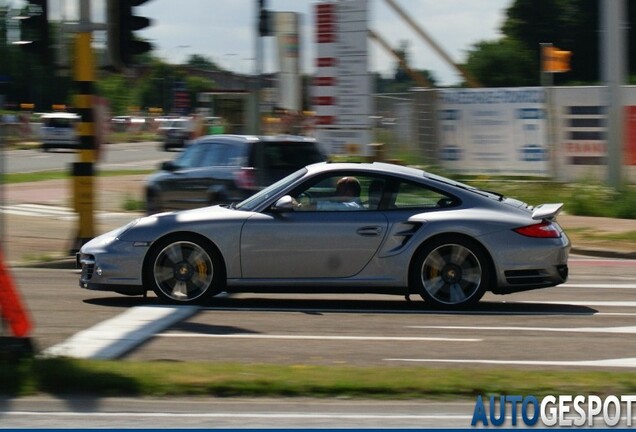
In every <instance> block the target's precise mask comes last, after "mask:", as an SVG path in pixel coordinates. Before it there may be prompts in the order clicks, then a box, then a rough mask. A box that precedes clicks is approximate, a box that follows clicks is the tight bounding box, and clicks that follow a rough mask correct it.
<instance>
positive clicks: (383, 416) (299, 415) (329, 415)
mask: <svg viewBox="0 0 636 432" xmlns="http://www.w3.org/2000/svg"><path fill="white" fill-rule="evenodd" d="M2 415H3V416H5V415H14V416H18V417H19V416H36V417H37V416H51V417H66V416H69V417H71V416H72V417H181V418H225V417H229V418H268V419H303V418H306V419H370V420H372V419H378V420H409V419H413V420H418V419H422V420H445V419H449V418H452V419H471V418H472V415H453V414H438V415H435V414H428V415H427V414H340V413H324V414H321V413H285V412H281V413H237V412H228V413H175V412H170V413H167V412H147V413H140V412H91V411H88V412H85V411H82V412H78V411H46V412H39V411H3V412H2Z"/></svg>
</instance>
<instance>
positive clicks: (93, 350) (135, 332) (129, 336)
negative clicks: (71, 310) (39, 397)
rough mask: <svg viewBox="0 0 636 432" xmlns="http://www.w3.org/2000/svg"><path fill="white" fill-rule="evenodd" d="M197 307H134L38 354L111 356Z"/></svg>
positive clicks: (122, 352) (106, 357)
mask: <svg viewBox="0 0 636 432" xmlns="http://www.w3.org/2000/svg"><path fill="white" fill-rule="evenodd" d="M198 310H199V309H198V308H197V307H194V306H136V307H133V308H131V309H129V310H127V311H126V312H124V313H122V314H120V315H118V316H116V317H114V318H111V319H108V320H106V321H102V322H100V323H99V324H96V325H95V326H93V327H91V328H89V329H86V330H82V331H80V332H78V333H76V334H74V335H73V336H71V337H70V338H69V339H67V340H66V341H64V342H62V343H60V344H57V345H54V346H52V347H50V348H47V349H46V350H44V351H43V352H42V355H43V356H45V357H46V356H53V357H56V356H63V357H73V358H86V359H101V360H108V359H115V358H118V357H119V356H121V355H122V354H124V353H126V352H128V351H130V350H131V349H133V348H134V347H136V346H138V345H139V344H141V343H143V342H144V341H146V340H147V339H148V338H149V337H151V336H153V335H154V334H155V333H158V332H161V331H163V330H165V329H167V328H168V327H170V326H171V325H173V324H175V323H177V322H180V321H182V320H184V319H187V318H189V317H191V316H192V315H194V314H195V313H196V312H197V311H198Z"/></svg>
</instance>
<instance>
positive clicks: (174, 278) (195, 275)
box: [145, 236, 223, 304]
mask: <svg viewBox="0 0 636 432" xmlns="http://www.w3.org/2000/svg"><path fill="white" fill-rule="evenodd" d="M212 249H213V248H211V247H210V246H208V245H206V244H205V243H204V242H203V241H202V240H200V239H198V238H196V237H194V236H184V237H182V238H176V237H173V238H170V239H167V240H164V241H160V242H159V243H158V244H156V245H155V247H154V248H153V249H152V251H151V252H150V256H149V257H148V260H146V269H145V272H146V278H145V279H146V282H147V283H148V284H149V285H150V286H151V287H152V290H153V291H154V292H155V294H156V295H157V297H159V298H161V299H162V300H164V301H166V302H168V303H173V304H203V303H205V302H207V301H209V300H210V299H211V298H212V297H214V296H215V295H217V294H218V293H220V292H221V291H222V289H221V284H222V283H223V270H222V269H223V267H222V264H221V261H220V259H219V257H218V253H217V252H216V251H213V250H212Z"/></svg>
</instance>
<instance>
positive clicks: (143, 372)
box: [0, 358, 636, 400]
mask: <svg viewBox="0 0 636 432" xmlns="http://www.w3.org/2000/svg"><path fill="white" fill-rule="evenodd" d="M2 366H3V367H2V368H0V382H2V383H3V385H2V387H1V388H0V394H3V395H6V396H24V395H31V394H36V393H48V394H54V395H55V394H60V395H62V394H90V395H95V396H155V397H156V396H216V397H230V396H231V397H239V396H240V397H319V398H326V397H329V398H331V397H356V398H373V399H414V398H427V399H430V398H432V399H442V400H444V399H453V400H456V399H461V398H464V399H473V398H474V397H476V396H477V395H489V394H495V395H500V394H520V395H535V396H544V395H547V394H573V395H576V394H597V395H610V394H634V393H636V376H635V375H634V374H633V373H627V372H598V371H597V372H594V371H570V370H567V371H566V370H547V371H546V370H537V371H522V370H515V369H481V368H465V369H460V370H457V369H453V370H447V369H438V368H423V367H355V366H310V365H291V366H282V365H270V364H236V363H232V364H229V363H220V364H219V363H203V362H183V363H181V362H128V361H89V360H72V359H64V358H51V359H26V360H22V361H18V362H15V361H12V362H9V363H5V364H3V365H2Z"/></svg>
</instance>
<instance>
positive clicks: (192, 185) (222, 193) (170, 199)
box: [146, 135, 327, 214]
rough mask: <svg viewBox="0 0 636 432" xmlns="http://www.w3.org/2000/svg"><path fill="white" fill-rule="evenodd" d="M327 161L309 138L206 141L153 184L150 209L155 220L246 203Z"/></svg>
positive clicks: (210, 138) (148, 187)
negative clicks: (184, 211)
mask: <svg viewBox="0 0 636 432" xmlns="http://www.w3.org/2000/svg"><path fill="white" fill-rule="evenodd" d="M325 160H327V156H326V155H325V154H324V153H323V151H322V150H321V148H320V146H319V145H318V143H317V142H316V141H315V140H314V139H310V138H305V137H298V136H267V137H255V136H244V135H210V136H205V137H202V138H199V139H197V140H195V141H192V142H191V143H190V144H189V145H188V146H187V147H186V149H185V150H184V151H183V153H181V154H180V155H179V156H178V157H177V158H176V159H175V160H174V161H170V162H164V163H162V164H161V171H159V172H157V173H155V174H153V175H151V176H150V177H149V178H148V180H147V182H146V209H147V212H148V214H152V213H157V212H160V211H165V210H178V209H189V208H196V207H204V206H206V205H211V204H226V203H231V202H238V201H242V200H244V199H245V198H247V197H248V196H250V195H252V194H254V193H255V192H256V191H258V190H260V189H262V188H263V187H265V186H268V185H270V184H272V183H274V182H275V181H277V180H279V179H281V178H283V177H284V176H286V175H288V174H291V173H292V172H294V171H296V170H298V169H299V168H302V167H304V166H305V165H309V164H312V163H315V162H322V161H325Z"/></svg>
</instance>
